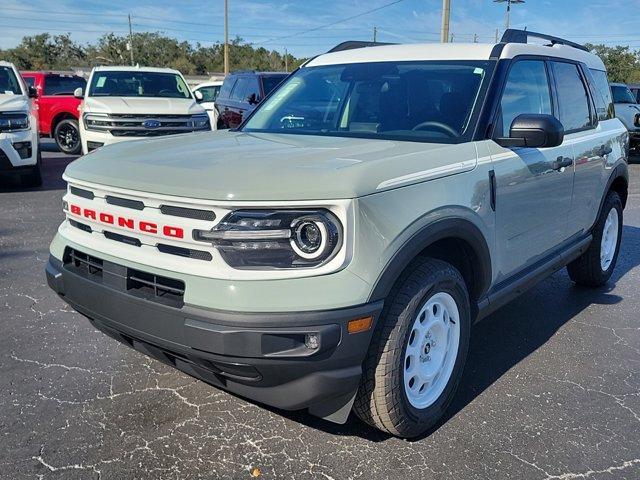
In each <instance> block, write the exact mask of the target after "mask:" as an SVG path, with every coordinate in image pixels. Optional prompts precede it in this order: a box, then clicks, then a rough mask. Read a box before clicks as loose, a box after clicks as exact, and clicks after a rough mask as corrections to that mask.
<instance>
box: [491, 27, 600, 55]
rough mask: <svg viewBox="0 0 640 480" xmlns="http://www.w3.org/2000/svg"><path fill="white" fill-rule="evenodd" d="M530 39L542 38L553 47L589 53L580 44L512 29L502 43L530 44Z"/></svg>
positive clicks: (505, 33) (507, 31)
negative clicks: (566, 47)
mask: <svg viewBox="0 0 640 480" xmlns="http://www.w3.org/2000/svg"><path fill="white" fill-rule="evenodd" d="M529 37H533V38H540V39H542V40H549V41H550V42H551V45H566V46H568V47H573V48H577V49H579V50H584V51H585V52H588V51H589V49H588V48H587V47H585V46H584V45H580V44H579V43H575V42H571V41H569V40H565V39H564V38H560V37H554V36H553V35H545V34H544V33H537V32H530V31H529V30H517V29H514V28H510V29H508V30H506V31H505V32H504V35H502V40H501V42H502V43H529V42H528V40H529Z"/></svg>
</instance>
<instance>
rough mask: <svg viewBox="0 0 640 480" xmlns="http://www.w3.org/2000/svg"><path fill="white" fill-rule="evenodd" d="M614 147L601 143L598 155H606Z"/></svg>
mask: <svg viewBox="0 0 640 480" xmlns="http://www.w3.org/2000/svg"><path fill="white" fill-rule="evenodd" d="M612 151H613V150H612V148H611V147H610V146H609V145H600V148H599V149H598V156H600V157H605V156H607V155H609V154H610V153H611V152H612Z"/></svg>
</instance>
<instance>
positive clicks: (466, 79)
mask: <svg viewBox="0 0 640 480" xmlns="http://www.w3.org/2000/svg"><path fill="white" fill-rule="evenodd" d="M493 65H494V63H493V62H489V61H487V62H466V61H465V62H459V61H448V62H440V61H438V62H435V61H423V62H383V63H359V64H350V65H330V66H320V67H306V68H301V69H300V70H298V72H296V73H295V74H294V75H292V76H291V77H289V78H288V79H287V80H286V81H285V82H284V83H282V85H280V87H278V89H277V90H276V91H275V93H274V94H273V95H271V97H269V98H268V99H267V100H265V102H264V103H263V104H262V105H261V106H260V107H259V108H258V110H257V111H256V112H255V113H254V115H252V116H251V117H250V118H249V120H248V121H247V123H246V124H245V126H244V128H243V130H244V131H251V132H279V133H297V134H307V135H332V136H353V137H372V138H387V139H398V140H413V141H428V142H435V143H457V142H460V141H463V140H464V139H465V138H468V137H470V135H471V130H472V128H470V127H471V123H472V122H471V118H472V117H473V114H474V110H475V108H474V106H475V104H476V100H477V98H479V96H480V94H481V90H483V89H485V88H486V84H487V83H488V81H487V79H488V78H489V76H490V75H489V71H490V70H491V69H492V68H493Z"/></svg>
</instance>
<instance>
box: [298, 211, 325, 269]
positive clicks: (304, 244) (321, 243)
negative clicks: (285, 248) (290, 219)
mask: <svg viewBox="0 0 640 480" xmlns="http://www.w3.org/2000/svg"><path fill="white" fill-rule="evenodd" d="M326 243H327V227H326V225H325V224H324V223H323V222H320V221H317V220H311V219H302V220H298V221H297V222H296V223H294V225H293V238H292V241H291V246H292V247H293V249H294V251H295V252H296V253H297V254H298V255H300V256H301V257H302V258H307V259H312V258H316V257H318V256H320V255H321V254H322V253H323V251H324V247H325V246H326Z"/></svg>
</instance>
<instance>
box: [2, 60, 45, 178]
mask: <svg viewBox="0 0 640 480" xmlns="http://www.w3.org/2000/svg"><path fill="white" fill-rule="evenodd" d="M35 96H37V93H36V92H35V89H34V90H31V89H29V88H27V86H26V85H25V84H24V82H23V81H22V78H21V77H20V74H19V73H18V70H17V69H16V67H15V66H14V65H13V64H12V63H8V62H2V61H0V172H1V173H6V172H9V173H18V174H21V175H22V183H23V184H24V185H28V186H33V187H37V186H40V185H41V184H42V176H41V174H40V149H39V146H38V119H37V116H36V113H35V111H34V109H33V108H32V105H31V100H30V98H29V97H35Z"/></svg>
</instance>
